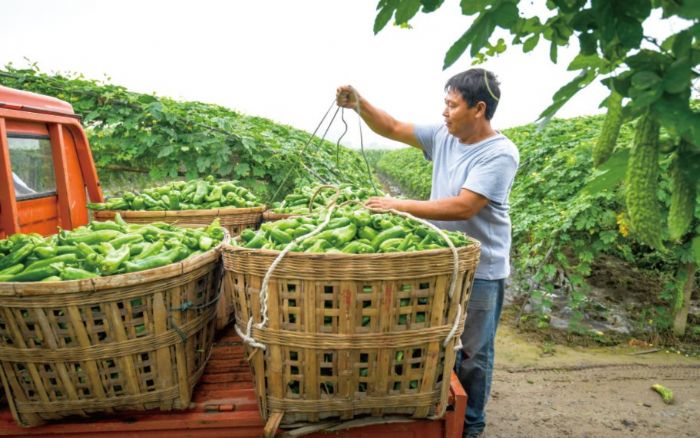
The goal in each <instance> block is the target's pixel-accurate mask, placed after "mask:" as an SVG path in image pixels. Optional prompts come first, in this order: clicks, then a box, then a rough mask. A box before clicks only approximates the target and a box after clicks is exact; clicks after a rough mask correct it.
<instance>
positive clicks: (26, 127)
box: [6, 120, 49, 136]
mask: <svg viewBox="0 0 700 438" xmlns="http://www.w3.org/2000/svg"><path fill="white" fill-rule="evenodd" d="M6 124H7V133H8V135H12V134H30V135H36V136H48V135H49V129H48V128H47V127H46V124H45V123H36V122H22V121H19V120H7V121H6Z"/></svg>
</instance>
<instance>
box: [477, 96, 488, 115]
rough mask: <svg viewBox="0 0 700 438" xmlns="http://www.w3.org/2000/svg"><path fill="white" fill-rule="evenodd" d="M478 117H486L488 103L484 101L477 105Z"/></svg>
mask: <svg viewBox="0 0 700 438" xmlns="http://www.w3.org/2000/svg"><path fill="white" fill-rule="evenodd" d="M476 116H477V117H486V102H484V101H483V100H480V101H479V102H477V103H476Z"/></svg>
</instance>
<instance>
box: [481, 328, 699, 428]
mask: <svg viewBox="0 0 700 438" xmlns="http://www.w3.org/2000/svg"><path fill="white" fill-rule="evenodd" d="M496 341H497V346H496V369H495V370H494V378H493V386H492V392H491V394H492V398H491V400H490V401H489V404H488V406H487V416H488V417H487V428H486V437H488V438H511V437H632V436H634V437H665V438H670V437H700V359H698V358H697V357H696V358H692V357H685V356H684V355H682V354H677V353H676V352H675V351H669V352H668V353H667V352H666V350H663V349H662V350H661V351H658V352H654V353H648V354H647V353H646V352H648V351H650V350H655V348H653V346H649V345H639V346H625V347H594V348H591V347H586V348H583V347H581V348H575V347H573V348H572V347H566V346H561V345H552V344H543V343H542V342H540V341H538V340H534V341H533V340H531V339H528V337H527V336H526V335H523V334H521V333H518V332H516V330H515V329H514V328H513V327H512V326H511V325H509V324H507V323H505V324H501V327H500V328H499V333H498V336H497V338H496ZM654 383H660V384H662V385H664V386H666V387H667V388H670V389H671V390H673V392H674V396H675V402H674V403H673V404H670V405H666V404H664V403H663V401H662V400H661V397H660V396H659V395H658V394H657V393H656V392H654V391H652V390H651V389H650V386H651V385H652V384H654Z"/></svg>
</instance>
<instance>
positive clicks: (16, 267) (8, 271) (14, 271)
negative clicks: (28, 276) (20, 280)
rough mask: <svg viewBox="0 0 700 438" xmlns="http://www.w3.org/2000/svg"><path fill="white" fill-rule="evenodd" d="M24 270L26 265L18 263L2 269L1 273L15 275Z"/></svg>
mask: <svg viewBox="0 0 700 438" xmlns="http://www.w3.org/2000/svg"><path fill="white" fill-rule="evenodd" d="M23 270H24V265H23V264H22V263H17V264H16V265H12V266H10V267H9V268H5V269H3V270H2V271H0V275H14V274H17V273H20V272H22V271H23Z"/></svg>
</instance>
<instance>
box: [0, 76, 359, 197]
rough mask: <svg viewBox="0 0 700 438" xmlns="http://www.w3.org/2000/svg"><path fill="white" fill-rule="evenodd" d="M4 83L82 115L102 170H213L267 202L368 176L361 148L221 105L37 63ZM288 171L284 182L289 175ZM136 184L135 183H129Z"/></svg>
mask: <svg viewBox="0 0 700 438" xmlns="http://www.w3.org/2000/svg"><path fill="white" fill-rule="evenodd" d="M0 84H2V85H5V86H9V87H13V88H18V89H22V90H27V91H32V92H36V93H40V94H46V95H49V96H54V97H57V98H59V99H62V100H65V101H67V102H69V103H71V104H72V105H73V108H74V110H75V112H76V113H77V114H79V115H81V116H82V120H83V125H84V126H85V127H86V131H87V133H88V137H89V140H90V145H91V147H92V151H93V156H94V158H95V161H96V165H97V167H98V169H99V170H100V175H101V176H105V177H106V179H110V177H111V175H110V173H113V172H110V169H111V170H113V171H117V172H118V173H123V172H124V170H132V171H136V172H137V173H138V172H148V173H149V177H150V179H151V180H153V181H158V182H159V183H160V182H163V181H167V180H172V179H177V178H182V177H186V178H189V179H191V178H194V177H197V176H203V175H208V174H212V175H215V176H216V177H217V178H221V179H235V180H238V181H240V183H241V184H242V185H244V186H246V187H248V188H250V189H251V190H253V191H254V192H255V193H256V194H257V195H259V196H260V197H261V198H263V199H265V200H268V201H269V197H270V196H271V195H272V194H273V193H275V191H276V189H277V188H278V187H279V186H280V184H282V183H283V182H284V187H282V190H280V193H279V194H278V196H277V198H278V199H280V198H281V197H282V196H284V194H286V193H287V192H288V191H290V190H291V189H292V188H293V187H294V186H295V185H300V184H304V183H308V182H314V181H320V182H324V183H332V184H337V183H342V182H355V183H358V182H360V183H362V182H364V181H367V177H366V170H365V169H364V163H363V161H362V158H361V157H360V155H359V154H357V153H356V152H354V151H351V150H349V149H346V148H343V147H341V148H340V160H339V163H340V165H339V167H338V168H336V166H335V163H336V161H335V157H336V145H335V144H333V143H331V142H329V141H323V142H321V141H320V139H318V138H314V139H313V142H312V143H311V144H310V145H309V146H308V148H306V150H305V152H304V153H303V154H302V153H301V151H302V149H303V148H304V145H306V144H307V142H308V141H309V139H310V137H311V136H310V134H309V133H307V132H304V131H301V130H299V129H295V128H292V127H290V126H284V125H280V124H277V123H274V122H272V121H270V120H268V119H264V118H260V117H251V116H246V115H243V114H240V113H238V112H235V111H232V110H230V109H227V108H224V107H222V106H218V105H212V104H205V103H201V102H181V101H176V100H173V99H170V98H167V97H159V96H155V95H151V94H141V93H135V92H131V91H129V90H127V89H126V88H124V87H121V86H117V85H112V84H109V83H107V82H104V81H94V80H90V79H86V78H84V77H83V76H82V75H75V74H59V73H56V74H46V73H42V72H41V71H39V69H38V68H37V67H36V65H32V66H30V68H25V69H20V68H15V67H13V66H12V65H7V66H5V69H4V70H0ZM289 172H292V173H291V176H290V177H289V178H288V179H287V180H286V181H284V179H285V176H286V175H287V174H288V173H289ZM130 188H132V189H133V188H134V187H130Z"/></svg>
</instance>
